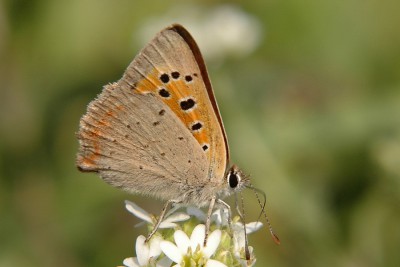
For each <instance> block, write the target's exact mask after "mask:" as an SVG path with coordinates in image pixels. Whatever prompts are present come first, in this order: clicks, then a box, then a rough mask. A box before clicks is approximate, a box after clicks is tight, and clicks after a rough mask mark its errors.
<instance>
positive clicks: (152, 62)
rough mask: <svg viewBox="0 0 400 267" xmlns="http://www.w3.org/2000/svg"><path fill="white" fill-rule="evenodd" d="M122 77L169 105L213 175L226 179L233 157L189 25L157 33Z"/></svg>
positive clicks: (211, 178) (215, 179)
mask: <svg viewBox="0 0 400 267" xmlns="http://www.w3.org/2000/svg"><path fill="white" fill-rule="evenodd" d="M120 82H122V83H126V84H127V85H128V86H130V87H131V88H132V90H134V91H136V92H139V93H143V94H146V93H153V94H155V95H156V96H157V97H158V98H160V99H161V100H162V101H163V102H164V103H165V104H166V105H168V106H169V107H170V109H171V110H172V111H173V112H174V113H175V115H176V116H177V117H178V118H179V119H180V120H181V121H182V123H183V125H185V127H186V128H187V129H188V130H189V131H190V133H191V134H192V135H193V136H194V138H195V139H196V140H197V142H198V145H200V147H201V148H202V149H203V150H204V153H205V155H206V157H207V159H208V176H207V178H208V181H213V182H215V183H216V184H221V183H223V180H224V179H223V177H224V174H225V171H226V167H227V163H228V161H229V151H228V144H227V141H226V135H225V131H224V127H223V123H222V120H221V117H220V114H219V110H218V106H217V103H216V100H215V98H214V94H213V91H212V87H211V82H210V80H209V78H208V74H207V70H206V67H205V64H204V60H203V58H202V56H201V53H200V50H199V48H198V46H197V44H196V42H195V41H194V39H193V38H192V37H191V35H190V34H189V33H188V32H187V30H186V29H184V28H183V27H182V26H180V25H172V26H171V27H168V28H166V29H164V30H162V31H161V32H160V33H158V34H157V35H156V37H155V38H154V39H153V40H152V41H151V42H150V43H149V44H148V45H147V46H146V47H145V48H144V49H143V50H142V51H141V53H140V54H139V55H138V56H137V57H136V59H135V60H134V61H133V62H132V63H131V64H130V66H129V67H128V69H127V71H126V72H125V74H124V76H123V78H122V80H121V81H120Z"/></svg>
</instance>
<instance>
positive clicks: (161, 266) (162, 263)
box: [156, 257, 172, 267]
mask: <svg viewBox="0 0 400 267" xmlns="http://www.w3.org/2000/svg"><path fill="white" fill-rule="evenodd" d="M171 263H172V260H171V259H170V258H168V257H164V258H162V259H161V260H159V261H158V262H157V264H156V267H170V266H171Z"/></svg>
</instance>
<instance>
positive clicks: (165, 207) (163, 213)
mask: <svg viewBox="0 0 400 267" xmlns="http://www.w3.org/2000/svg"><path fill="white" fill-rule="evenodd" d="M177 203H180V201H177V200H173V199H170V200H168V201H167V202H166V203H165V205H164V207H163V209H162V211H161V214H160V216H159V217H158V220H157V223H156V225H155V226H154V228H153V230H152V231H151V233H150V234H149V235H148V236H147V238H146V240H145V241H144V242H146V243H147V242H148V241H149V240H150V239H151V237H152V236H153V235H154V234H155V233H156V232H157V230H158V227H160V224H161V223H162V221H163V219H164V216H165V213H166V212H167V209H168V207H169V205H170V204H177Z"/></svg>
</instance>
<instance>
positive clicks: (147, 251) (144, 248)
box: [124, 235, 172, 267]
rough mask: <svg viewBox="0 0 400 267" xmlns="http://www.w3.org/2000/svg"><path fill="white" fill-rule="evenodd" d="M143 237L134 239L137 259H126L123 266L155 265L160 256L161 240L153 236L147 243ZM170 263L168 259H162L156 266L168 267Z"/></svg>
mask: <svg viewBox="0 0 400 267" xmlns="http://www.w3.org/2000/svg"><path fill="white" fill-rule="evenodd" d="M145 240H146V238H145V237H144V236H142V235H141V236H139V237H138V238H137V239H136V255H137V257H132V258H126V259H125V260H124V265H125V266H128V267H140V266H148V265H149V264H151V263H153V264H155V263H156V260H157V258H158V256H160V254H161V249H160V243H161V242H162V241H163V239H162V238H161V237H159V236H154V237H153V238H152V239H151V240H150V241H149V242H147V243H146V242H145ZM171 263H172V261H171V260H169V259H168V258H166V257H165V258H163V259H162V260H161V261H158V262H157V264H156V266H157V267H163V266H170V265H171Z"/></svg>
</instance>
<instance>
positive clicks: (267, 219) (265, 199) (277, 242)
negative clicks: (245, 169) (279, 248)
mask: <svg viewBox="0 0 400 267" xmlns="http://www.w3.org/2000/svg"><path fill="white" fill-rule="evenodd" d="M247 188H250V189H252V190H253V192H254V194H255V195H256V198H257V201H258V204H260V207H261V212H260V215H259V216H258V219H260V217H261V216H262V214H264V218H265V220H266V222H267V225H268V229H269V232H270V234H271V237H272V240H274V242H275V244H277V245H279V244H280V243H281V241H280V240H279V238H278V236H277V235H276V234H275V233H274V230H273V229H272V225H271V222H270V221H269V218H268V216H267V213H266V212H265V206H266V203H267V197H266V195H265V192H264V191H262V190H260V189H258V188H255V187H253V186H252V185H249V186H247ZM258 194H261V195H262V196H263V198H264V201H263V202H261V200H260V197H259V195H258Z"/></svg>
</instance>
